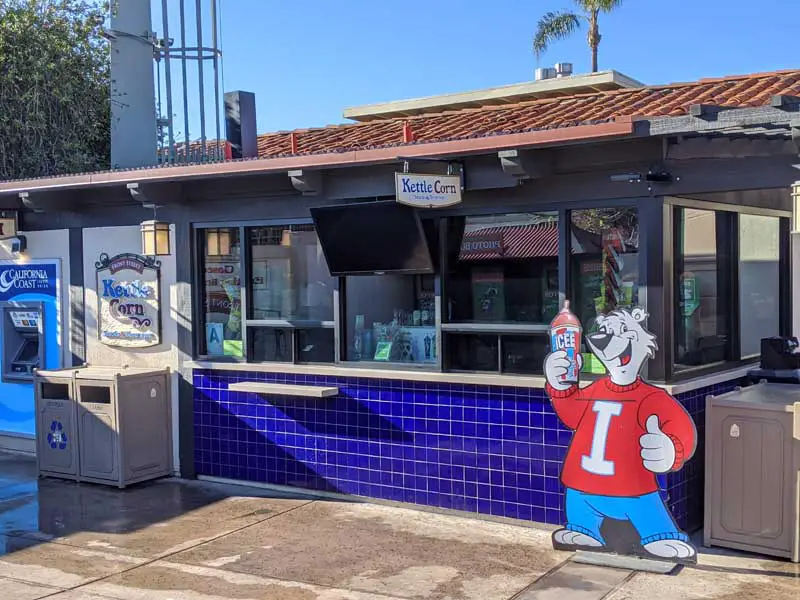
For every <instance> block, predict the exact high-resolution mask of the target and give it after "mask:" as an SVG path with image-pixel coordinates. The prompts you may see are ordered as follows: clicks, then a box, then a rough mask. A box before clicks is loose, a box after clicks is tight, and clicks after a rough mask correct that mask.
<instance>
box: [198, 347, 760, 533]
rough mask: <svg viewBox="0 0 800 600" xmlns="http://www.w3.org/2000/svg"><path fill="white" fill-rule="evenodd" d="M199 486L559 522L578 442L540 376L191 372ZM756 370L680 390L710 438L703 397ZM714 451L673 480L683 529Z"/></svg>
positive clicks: (211, 368)
mask: <svg viewBox="0 0 800 600" xmlns="http://www.w3.org/2000/svg"><path fill="white" fill-rule="evenodd" d="M190 366H191V368H192V371H193V384H194V425H195V434H196V435H195V466H196V469H197V473H198V474H199V475H201V476H209V477H217V478H224V479H235V480H245V481H253V482H260V483H265V484H271V485H282V486H293V487H299V488H304V489H311V490H316V491H324V492H332V493H338V494H345V495H356V496H362V497H368V498H375V499H381V500H391V501H398V502H408V503H413V504H418V505H425V506H433V507H438V508H448V509H455V510H461V511H467V512H472V513H481V514H486V515H493V516H501V517H510V518H517V519H524V520H532V521H537V522H542V523H550V524H560V523H562V522H563V521H564V514H563V506H564V503H563V490H562V487H561V484H560V481H559V479H558V477H559V472H560V468H561V462H562V460H563V458H564V455H565V452H566V450H567V447H568V445H569V443H570V439H571V432H569V431H568V430H566V429H565V428H563V426H562V425H561V424H560V422H559V421H558V419H557V417H556V415H555V414H554V412H553V411H552V408H551V405H550V401H549V400H548V398H547V396H546V395H545V392H544V379H543V378H541V377H518V376H507V375H492V374H475V373H440V372H436V373H434V372H424V371H420V372H415V371H410V370H405V371H397V370H385V371H384V370H379V369H363V368H346V367H334V366H327V367H325V366H317V365H314V366H308V365H276V364H269V365H267V364H243V363H212V362H195V363H190ZM743 375H744V371H741V370H740V371H729V372H727V373H725V374H716V375H714V376H712V377H704V378H697V379H696V380H693V381H687V382H684V383H682V384H680V385H676V386H671V388H672V390H671V391H672V392H673V394H675V395H676V397H677V398H678V399H679V400H680V401H681V402H682V403H683V404H684V406H685V407H686V408H687V410H688V411H689V412H690V413H691V414H692V416H693V417H694V419H695V422H696V423H697V426H698V429H699V430H700V440H701V444H702V439H703V423H704V419H703V416H704V408H705V398H706V396H707V395H708V394H719V393H723V392H725V391H728V390H730V389H732V388H733V387H734V386H735V385H736V384H737V382H738V381H739V380H740V378H741V377H742V376H743ZM245 381H253V382H271V383H280V384H287V385H314V386H322V385H325V386H336V387H337V388H338V389H339V394H338V395H336V396H333V397H328V398H313V397H309V398H304V397H298V396H281V395H266V394H259V393H255V392H247V391H230V390H229V386H230V384H232V383H239V382H245ZM702 456H703V452H702V451H698V452H697V453H696V455H695V458H694V459H693V460H692V461H691V462H690V463H689V464H688V465H687V466H686V468H684V469H683V470H681V471H680V472H678V473H676V474H671V475H668V476H667V477H665V478H664V479H663V480H662V486H663V488H664V491H665V493H666V494H668V496H669V502H670V508H671V510H672V511H673V514H674V515H675V518H676V519H677V520H678V522H679V525H680V526H681V527H683V528H684V529H688V530H691V529H693V528H695V527H697V526H698V525H699V524H700V523H702V489H703V462H702Z"/></svg>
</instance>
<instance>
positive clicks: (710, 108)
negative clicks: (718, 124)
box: [689, 104, 722, 119]
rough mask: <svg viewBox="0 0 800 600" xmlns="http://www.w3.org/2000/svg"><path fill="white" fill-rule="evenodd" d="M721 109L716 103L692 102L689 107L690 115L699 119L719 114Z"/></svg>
mask: <svg viewBox="0 0 800 600" xmlns="http://www.w3.org/2000/svg"><path fill="white" fill-rule="evenodd" d="M720 110H722V109H721V108H720V107H719V106H717V105H715V104H692V105H691V106H690V107H689V115H690V116H692V117H696V118H698V119H709V118H711V117H713V116H715V115H717V114H718V113H719V112H720Z"/></svg>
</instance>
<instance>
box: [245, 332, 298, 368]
mask: <svg viewBox="0 0 800 600" xmlns="http://www.w3.org/2000/svg"><path fill="white" fill-rule="evenodd" d="M292 332H293V330H292V329H279V328H272V327H249V328H248V330H247V333H248V337H249V338H250V356H251V358H252V360H253V361H256V362H292V361H293V358H292Z"/></svg>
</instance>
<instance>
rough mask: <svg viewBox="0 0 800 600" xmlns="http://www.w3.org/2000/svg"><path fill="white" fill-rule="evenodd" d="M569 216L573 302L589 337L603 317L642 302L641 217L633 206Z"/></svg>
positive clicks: (573, 213) (596, 210)
mask: <svg viewBox="0 0 800 600" xmlns="http://www.w3.org/2000/svg"><path fill="white" fill-rule="evenodd" d="M570 214H571V221H572V222H571V228H570V231H571V235H570V238H571V245H572V257H571V260H570V262H571V265H570V268H571V271H570V281H571V285H572V296H571V298H570V299H571V300H572V302H571V305H572V311H573V312H574V313H575V314H576V315H577V316H578V318H579V319H580V320H581V323H583V326H584V327H585V328H586V329H587V333H588V332H590V331H591V330H592V326H593V321H594V318H595V317H596V316H597V315H598V314H603V313H607V312H610V311H612V310H614V309H615V308H620V307H626V306H632V305H636V304H638V302H639V283H640V282H639V219H638V214H637V211H636V209H635V208H632V207H623V208H593V209H587V210H573V211H571V213H570Z"/></svg>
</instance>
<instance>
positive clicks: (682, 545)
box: [644, 540, 697, 558]
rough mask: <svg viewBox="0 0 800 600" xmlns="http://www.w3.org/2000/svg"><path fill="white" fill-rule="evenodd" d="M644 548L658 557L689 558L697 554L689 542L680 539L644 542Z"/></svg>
mask: <svg viewBox="0 0 800 600" xmlns="http://www.w3.org/2000/svg"><path fill="white" fill-rule="evenodd" d="M644 549H645V550H647V552H649V553H650V554H652V555H653V556H658V557H660V558H691V557H692V556H694V555H695V554H697V551H696V550H695V549H694V547H693V546H692V545H691V544H687V543H686V542H682V541H681V540H658V541H656V542H650V543H649V544H645V546H644Z"/></svg>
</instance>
